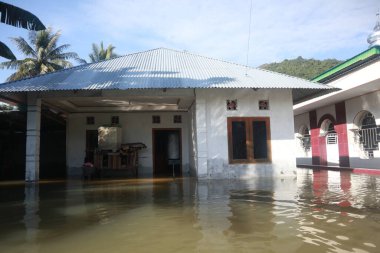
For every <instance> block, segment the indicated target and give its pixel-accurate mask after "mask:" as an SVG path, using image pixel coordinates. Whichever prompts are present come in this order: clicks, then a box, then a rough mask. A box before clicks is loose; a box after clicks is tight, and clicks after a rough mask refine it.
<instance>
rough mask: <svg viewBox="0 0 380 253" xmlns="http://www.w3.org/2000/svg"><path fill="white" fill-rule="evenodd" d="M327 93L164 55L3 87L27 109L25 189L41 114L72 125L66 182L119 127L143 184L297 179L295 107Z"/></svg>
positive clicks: (183, 55)
mask: <svg viewBox="0 0 380 253" xmlns="http://www.w3.org/2000/svg"><path fill="white" fill-rule="evenodd" d="M328 89H330V87H328V86H326V85H324V84H318V83H313V82H309V81H306V80H303V79H299V78H294V77H290V76H287V75H282V74H277V73H273V72H269V71H265V70H260V69H255V68H250V67H247V66H242V65H238V64H233V63H228V62H225V61H220V60H215V59H210V58H207V57H203V56H199V55H195V54H191V53H187V52H180V51H175V50H170V49H164V48H159V49H154V50H150V51H144V52H140V53H136V54H130V55H126V56H122V57H118V58H115V59H112V60H108V61H103V62H99V63H93V64H87V65H81V66H78V67H74V68H71V69H66V70H62V71H58V72H54V73H50V74H46V75H42V76H38V77H34V78H29V79H24V80H20V81H16V82H11V83H5V84H1V85H0V95H1V98H2V100H3V101H7V100H8V101H13V103H15V102H17V101H18V102H19V103H20V104H22V103H24V104H25V108H27V127H26V135H27V136H26V169H25V179H26V180H27V181H35V180H38V179H39V163H40V154H39V150H40V129H41V120H40V118H41V108H43V110H49V111H50V112H54V113H55V114H57V115H58V116H59V117H62V118H64V119H65V122H66V165H67V173H68V175H69V176H75V175H80V174H81V173H82V167H83V164H84V163H85V162H88V161H91V162H93V161H94V160H93V156H94V152H99V150H98V149H99V146H97V144H98V143H95V144H94V142H97V140H98V141H100V137H99V136H98V133H99V128H100V127H113V128H115V129H116V130H117V133H118V134H117V135H116V136H117V138H118V142H117V143H119V144H118V145H119V146H120V144H121V145H123V144H125V145H126V146H128V145H134V144H136V143H141V144H142V145H144V147H145V148H143V149H141V150H139V151H138V175H139V176H144V177H154V176H171V173H173V174H176V175H182V176H186V175H189V176H195V177H198V178H249V177H258V176H268V177H270V176H292V175H294V174H295V168H296V164H295V157H294V153H295V145H294V133H293V129H294V124H293V121H292V120H291V119H292V117H293V112H292V107H293V103H294V102H295V101H299V100H301V99H303V98H304V97H306V96H310V94H315V93H316V92H319V91H320V90H328ZM119 146H117V147H116V148H112V150H108V151H107V152H108V153H104V152H103V154H104V155H105V156H107V155H108V157H109V159H113V158H112V157H114V156H116V157H118V155H117V154H118V152H119ZM110 157H111V158H110ZM109 161H110V160H109ZM110 166H112V165H110ZM171 168H173V169H172V170H171ZM52 169H54V168H52ZM116 169H117V168H116Z"/></svg>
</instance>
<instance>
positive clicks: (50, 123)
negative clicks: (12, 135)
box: [24, 106, 66, 179]
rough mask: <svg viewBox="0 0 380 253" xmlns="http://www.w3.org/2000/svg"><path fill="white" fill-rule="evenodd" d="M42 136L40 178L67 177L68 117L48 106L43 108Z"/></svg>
mask: <svg viewBox="0 0 380 253" xmlns="http://www.w3.org/2000/svg"><path fill="white" fill-rule="evenodd" d="M40 138H41V139H40V179H58V178H59V179H61V178H66V119H65V118H64V117H63V116H62V115H61V114H59V113H57V112H55V111H54V110H50V109H49V108H48V107H46V106H42V108H41V132H40ZM24 145H25V144H24Z"/></svg>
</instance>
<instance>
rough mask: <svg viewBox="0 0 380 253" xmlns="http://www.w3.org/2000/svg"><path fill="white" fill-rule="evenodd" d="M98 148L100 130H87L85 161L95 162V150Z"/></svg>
mask: <svg viewBox="0 0 380 253" xmlns="http://www.w3.org/2000/svg"><path fill="white" fill-rule="evenodd" d="M97 148H98V130H86V158H85V162H90V163H92V164H94V154H95V150H96V149H97Z"/></svg>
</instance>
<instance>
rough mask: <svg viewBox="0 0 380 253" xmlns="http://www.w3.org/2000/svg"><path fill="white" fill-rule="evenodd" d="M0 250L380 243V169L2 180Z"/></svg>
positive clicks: (248, 248)
mask: <svg viewBox="0 0 380 253" xmlns="http://www.w3.org/2000/svg"><path fill="white" fill-rule="evenodd" d="M0 252H7V253H11V252H46V253H60V252H65V253H66V252H91V253H96V252H306V253H312V252H380V177H379V176H367V175H357V174H350V173H347V172H331V171H330V172H327V171H319V172H317V171H315V172H313V171H311V170H299V173H298V177H297V178H294V179H293V178H287V179H268V178H266V179H263V178H261V179H253V180H241V181H240V180H215V181H198V182H197V181H196V180H193V179H176V180H173V179H157V180H152V179H139V180H117V181H101V182H99V181H97V182H96V181H92V182H88V181H87V182H82V181H63V182H41V183H40V184H37V185H24V184H23V183H19V184H15V183H5V182H2V183H0Z"/></svg>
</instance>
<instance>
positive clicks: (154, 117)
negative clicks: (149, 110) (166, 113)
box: [152, 115, 161, 124]
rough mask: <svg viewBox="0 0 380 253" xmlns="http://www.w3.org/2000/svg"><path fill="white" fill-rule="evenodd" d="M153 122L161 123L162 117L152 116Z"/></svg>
mask: <svg viewBox="0 0 380 253" xmlns="http://www.w3.org/2000/svg"><path fill="white" fill-rule="evenodd" d="M152 123H153V124H160V123H161V118H160V116H158V115H153V116H152Z"/></svg>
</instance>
